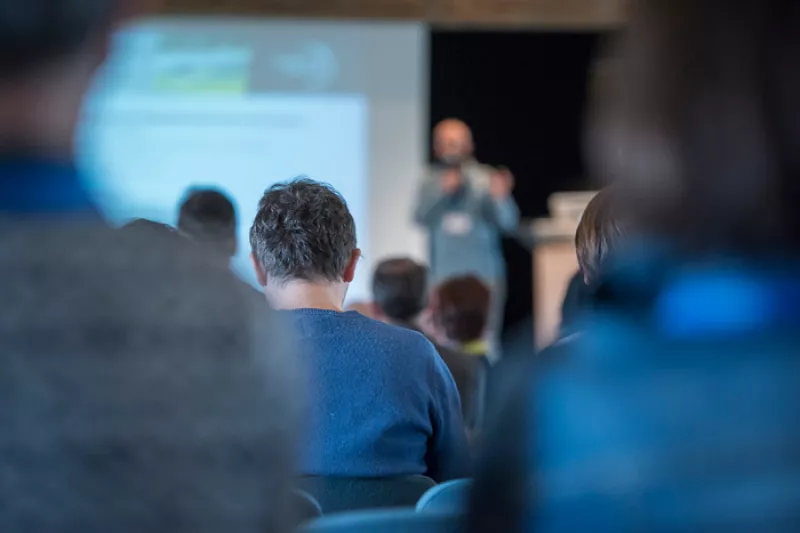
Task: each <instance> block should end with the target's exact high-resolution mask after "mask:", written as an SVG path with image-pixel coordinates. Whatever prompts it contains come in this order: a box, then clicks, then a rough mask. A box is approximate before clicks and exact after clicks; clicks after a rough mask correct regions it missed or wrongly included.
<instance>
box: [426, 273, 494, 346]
mask: <svg viewBox="0 0 800 533" xmlns="http://www.w3.org/2000/svg"><path fill="white" fill-rule="evenodd" d="M491 299H492V293H491V291H490V290H489V287H488V286H486V284H484V283H483V282H482V281H481V280H480V279H478V278H477V277H475V276H459V277H454V278H450V279H449V280H446V281H444V282H443V283H442V284H441V285H439V286H438V287H437V288H436V293H435V297H434V305H433V322H434V324H435V325H436V326H437V327H439V328H440V329H441V330H442V331H443V332H444V334H445V335H446V336H447V338H448V339H449V340H451V341H456V342H460V343H465V342H471V341H475V340H478V339H480V338H481V337H483V334H484V332H485V330H486V325H487V324H488V322H489V310H490V306H491Z"/></svg>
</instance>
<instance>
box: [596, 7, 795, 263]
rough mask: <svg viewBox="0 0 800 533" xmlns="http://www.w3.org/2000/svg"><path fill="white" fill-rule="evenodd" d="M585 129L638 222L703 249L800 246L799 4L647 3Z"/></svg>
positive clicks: (600, 164)
mask: <svg viewBox="0 0 800 533" xmlns="http://www.w3.org/2000/svg"><path fill="white" fill-rule="evenodd" d="M634 6H635V9H634V13H633V18H632V20H633V24H631V25H630V27H629V28H628V29H627V30H626V31H625V33H624V35H623V36H622V38H621V39H620V40H619V41H618V42H617V43H616V45H615V46H614V47H613V48H612V49H611V51H612V54H613V55H612V57H611V58H610V63H609V76H608V79H607V80H606V82H607V85H606V86H605V87H604V88H603V89H604V90H603V91H602V93H601V94H598V98H597V101H596V104H597V105H596V107H595V111H594V114H593V121H592V127H591V129H590V131H589V141H590V150H591V158H592V159H593V162H594V166H595V169H596V170H597V173H598V175H599V176H600V177H601V178H602V179H605V180H613V181H614V182H616V183H617V184H618V185H619V187H618V189H619V192H620V194H621V195H622V196H623V201H624V202H625V204H626V205H627V206H628V207H629V208H630V209H631V210H632V214H633V215H634V217H635V219H636V224H637V228H640V229H641V230H642V231H644V232H646V233H648V234H650V235H653V236H657V237H662V238H663V239H664V240H666V241H669V242H671V243H674V244H675V245H676V246H678V247H681V248H684V249H689V250H694V251H697V252H700V253H703V252H706V251H709V250H712V249H726V250H730V251H733V252H737V251H744V252H749V251H758V250H765V249H771V250H774V249H776V248H789V249H796V248H797V247H798V246H800V210H798V209H797V204H798V201H800V182H799V181H798V176H800V98H798V97H797V95H798V94H800V69H798V67H797V65H798V58H800V31H798V29H800V5H798V3H797V2H794V1H793V0H741V1H738V0H737V1H736V2H728V1H725V0H702V1H692V0H651V1H642V2H637V3H635V4H634Z"/></svg>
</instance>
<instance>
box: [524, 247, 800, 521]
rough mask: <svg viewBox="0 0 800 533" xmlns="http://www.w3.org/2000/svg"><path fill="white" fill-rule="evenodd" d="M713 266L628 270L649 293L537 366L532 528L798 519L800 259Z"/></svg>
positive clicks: (593, 322)
mask: <svg viewBox="0 0 800 533" xmlns="http://www.w3.org/2000/svg"><path fill="white" fill-rule="evenodd" d="M708 263H709V264H700V265H699V266H696V265H693V266H686V267H684V266H681V265H678V266H673V267H669V268H665V269H664V272H663V273H661V274H660V275H659V276H658V277H660V278H661V279H662V280H663V281H653V282H652V283H651V284H650V285H652V286H651V287H650V289H649V290H645V289H646V287H645V285H648V284H647V283H640V284H639V285H641V289H637V288H636V287H634V285H636V283H635V280H636V278H637V276H636V275H635V272H633V273H631V272H630V271H625V273H626V274H628V275H627V276H625V277H624V279H623V280H622V282H623V284H624V285H626V286H627V288H626V289H625V292H626V293H627V294H633V295H634V296H637V295H645V294H647V293H648V292H649V293H651V294H652V295H653V298H651V299H650V303H649V304H647V305H642V304H641V303H639V302H637V299H638V298H634V299H633V302H632V305H631V306H622V305H616V306H614V307H609V308H607V309H604V310H602V311H596V312H593V313H591V315H590V316H587V317H586V318H585V324H586V325H585V327H584V328H583V334H582V336H581V337H580V338H579V339H578V340H576V341H574V342H573V343H571V344H570V345H569V346H568V348H567V349H566V350H565V352H564V353H563V358H562V360H561V361H560V363H559V364H556V365H553V367H552V368H549V369H547V371H545V372H541V373H540V378H539V379H538V380H537V382H536V383H535V384H534V385H533V387H532V390H531V395H532V400H533V404H534V405H536V406H537V409H536V411H535V416H536V419H535V424H534V425H535V428H536V432H535V434H533V435H532V439H531V441H529V442H533V441H535V442H536V445H535V446H530V447H529V449H530V451H531V464H533V465H536V473H535V476H536V480H537V482H538V492H537V495H536V496H537V498H538V501H537V506H536V509H537V513H536V515H535V516H533V517H532V519H531V524H532V525H535V527H532V528H531V530H536V531H544V532H548V533H549V532H560V531H578V530H582V529H586V528H589V529H592V530H594V531H732V530H741V531H744V530H748V531H795V530H796V516H797V513H796V510H797V509H798V506H800V460H798V455H797V452H796V450H798V449H800V431H799V430H798V428H799V427H800V415H798V410H797V398H798V390H800V359H798V357H797V355H798V353H800V328H798V325H800V299H799V298H800V275H799V274H798V272H800V269H798V268H797V265H796V263H794V261H793V260H788V261H783V262H777V263H776V264H771V265H763V264H753V263H754V262H753V261H752V260H750V261H744V260H738V261H729V262H724V261H721V260H717V261H715V262H714V263H711V262H708ZM661 264H662V265H666V264H668V261H667V260H664V261H661ZM653 270H655V269H653ZM645 279H646V278H645ZM613 281H614V280H612V282H613ZM643 301H644V300H642V302H643Z"/></svg>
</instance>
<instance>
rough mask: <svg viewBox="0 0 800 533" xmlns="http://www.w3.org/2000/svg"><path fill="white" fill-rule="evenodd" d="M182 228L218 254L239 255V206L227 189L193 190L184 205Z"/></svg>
mask: <svg viewBox="0 0 800 533" xmlns="http://www.w3.org/2000/svg"><path fill="white" fill-rule="evenodd" d="M178 229H179V230H181V232H182V233H183V234H184V235H186V236H188V237H190V238H191V239H193V240H194V241H196V242H198V243H200V244H201V245H203V246H206V247H207V248H208V250H209V252H211V253H212V254H214V255H216V256H217V257H220V258H224V259H225V260H226V261H227V260H230V259H231V258H232V257H233V256H234V255H236V250H237V244H236V208H235V207H234V206H233V202H232V201H231V199H230V198H228V196H226V195H225V194H224V193H223V192H221V191H218V190H216V189H192V190H190V191H189V193H188V195H187V196H186V199H185V200H184V201H183V203H182V204H181V207H180V213H179V214H178Z"/></svg>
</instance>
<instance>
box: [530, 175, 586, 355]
mask: <svg viewBox="0 0 800 533" xmlns="http://www.w3.org/2000/svg"><path fill="white" fill-rule="evenodd" d="M595 194H596V192H594V191H592V192H575V193H555V194H553V195H552V196H550V198H549V199H548V207H549V211H550V217H549V218H541V219H536V220H533V221H532V222H531V223H530V225H529V227H528V234H529V241H530V242H531V245H532V247H533V253H532V255H533V316H534V328H533V330H534V340H535V344H536V348H537V349H541V348H544V347H546V346H547V345H549V344H551V343H552V342H553V341H555V340H556V339H557V338H558V330H559V327H560V325H561V305H562V303H563V302H564V295H565V294H566V291H567V286H568V285H569V282H570V280H571V279H572V277H573V276H574V275H575V273H576V272H577V271H578V259H577V256H576V253H575V230H576V229H577V228H578V222H579V221H580V218H581V215H582V214H583V211H584V209H585V208H586V204H588V203H589V201H590V200H591V199H592V198H593V197H594V195H595Z"/></svg>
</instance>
